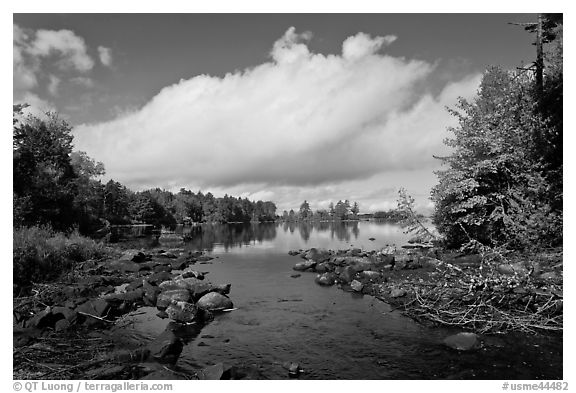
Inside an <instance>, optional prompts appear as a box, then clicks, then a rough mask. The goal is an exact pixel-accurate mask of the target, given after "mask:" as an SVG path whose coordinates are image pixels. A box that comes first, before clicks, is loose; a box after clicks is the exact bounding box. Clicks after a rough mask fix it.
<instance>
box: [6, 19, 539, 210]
mask: <svg viewBox="0 0 576 393" xmlns="http://www.w3.org/2000/svg"><path fill="white" fill-rule="evenodd" d="M533 20H535V15H534V14H141V15H138V14H14V17H13V23H14V36H13V37H14V38H13V101H14V102H27V103H29V104H31V108H30V111H31V112H33V113H41V112H42V111H44V110H47V109H48V110H55V111H57V112H58V113H59V114H60V115H61V116H62V117H64V118H65V119H67V121H68V122H69V123H70V124H71V125H72V126H73V127H74V129H73V134H74V145H75V148H76V149H77V150H81V151H86V152H87V153H88V154H89V155H90V156H91V157H93V158H94V159H96V160H97V161H101V162H103V163H104V166H105V168H106V175H105V176H104V177H103V180H104V181H107V180H108V179H110V178H113V179H114V180H117V181H120V182H122V183H123V184H125V185H126V186H128V187H129V188H131V189H133V190H142V189H146V188H152V187H160V188H165V189H168V190H172V191H178V190H179V189H180V188H181V187H184V188H187V189H191V190H193V191H198V190H202V191H203V192H208V191H210V192H212V193H213V194H215V195H217V196H222V195H224V194H225V193H227V194H229V195H234V196H241V197H247V198H250V199H254V200H256V199H263V200H272V201H274V202H275V203H276V204H277V206H278V209H279V212H281V211H282V210H289V209H295V210H296V209H298V208H299V206H300V204H301V203H302V201H304V200H307V201H309V202H310V205H311V207H312V208H313V209H318V208H326V207H327V206H328V204H329V203H330V202H331V201H333V202H336V201H338V200H344V199H348V200H350V201H357V202H358V203H359V204H360V209H361V212H373V211H376V210H386V209H390V208H394V207H395V206H396V197H397V191H398V188H400V187H404V188H406V189H407V190H408V192H409V193H410V194H411V195H413V196H414V197H415V198H416V201H417V203H418V206H419V208H420V209H421V210H426V209H428V210H429V209H430V207H431V202H430V201H429V195H430V190H431V188H432V187H433V186H434V185H435V184H436V182H437V178H436V176H435V175H434V171H435V170H438V169H439V168H440V164H439V162H438V160H436V159H434V158H433V155H436V156H442V155H446V154H448V153H449V150H448V148H447V147H446V146H445V145H444V144H443V140H444V139H445V138H447V137H449V136H450V133H449V131H448V130H447V128H448V127H450V126H454V125H455V124H456V123H455V119H454V118H453V117H452V116H451V115H450V114H449V113H448V112H447V110H446V108H447V107H454V105H455V104H456V102H457V99H458V97H464V98H467V99H472V98H473V97H474V95H475V92H476V90H477V88H478V84H479V81H480V78H481V75H482V72H483V71H484V70H485V69H486V67H488V66H490V65H500V66H502V67H504V68H510V69H512V68H515V67H516V66H521V65H522V64H528V63H530V62H531V61H532V60H533V58H534V56H535V49H534V47H533V46H532V45H531V43H532V41H533V37H532V36H531V35H530V34H528V33H526V32H524V31H523V30H522V29H521V28H519V27H517V26H512V25H510V24H508V22H526V21H533Z"/></svg>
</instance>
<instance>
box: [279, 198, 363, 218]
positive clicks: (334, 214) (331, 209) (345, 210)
mask: <svg viewBox="0 0 576 393" xmlns="http://www.w3.org/2000/svg"><path fill="white" fill-rule="evenodd" d="M359 213H360V205H359V204H358V202H354V203H353V204H350V202H349V201H348V200H347V199H346V200H344V201H338V202H336V205H334V203H333V202H330V205H329V206H328V209H318V210H316V211H312V209H311V208H310V204H309V203H308V201H306V200H305V201H304V202H302V204H301V205H300V209H299V210H298V212H295V211H294V209H290V211H286V210H284V211H283V212H282V216H281V218H282V220H283V221H331V220H357V219H358V214H359Z"/></svg>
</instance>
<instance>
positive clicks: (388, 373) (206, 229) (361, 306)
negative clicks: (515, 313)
mask: <svg viewBox="0 0 576 393" xmlns="http://www.w3.org/2000/svg"><path fill="white" fill-rule="evenodd" d="M177 233H181V234H186V235H187V236H188V237H190V238H191V239H190V241H187V242H186V243H185V245H184V247H185V248H186V249H187V250H207V251H208V254H209V255H212V256H214V257H216V259H214V260H213V262H214V263H212V264H204V265H196V266H197V267H198V269H199V270H202V271H207V272H209V274H208V279H210V280H211V281H212V282H215V283H232V292H231V294H230V297H231V299H232V300H233V302H234V306H235V307H237V308H238V310H236V311H233V312H229V313H225V314H222V315H219V316H217V317H216V319H215V320H214V321H213V322H211V323H210V324H208V325H207V326H205V327H204V328H203V329H202V330H201V331H199V330H198V329H197V328H195V327H190V328H188V329H189V331H188V332H186V334H187V340H188V344H187V345H186V346H185V348H184V350H183V352H182V355H181V357H180V359H179V361H178V366H179V367H180V368H181V369H183V370H184V371H190V372H193V371H194V370H197V369H198V368H200V367H203V366H207V365H211V364H214V363H218V362H226V363H229V364H234V365H242V366H249V367H252V368H254V369H257V370H258V371H259V373H260V377H261V378H267V379H281V378H287V377H288V375H287V371H286V370H285V369H283V368H282V363H283V362H286V361H293V362H298V363H300V364H301V366H302V368H304V370H305V373H304V374H302V375H301V378H302V379H444V378H455V379H561V378H562V340H561V338H560V337H556V338H545V337H538V338H536V337H528V336H523V335H507V336H503V337H497V338H493V337H491V338H488V340H487V345H486V346H485V347H484V348H482V349H481V350H478V351H476V352H471V353H456V352H454V351H452V350H450V349H448V348H445V347H444V346H443V345H442V340H443V339H444V338H445V337H446V336H448V335H450V334H453V333H456V332H458V331H454V330H449V329H431V328H427V327H424V326H421V325H419V324H417V323H415V322H413V321H412V320H410V319H408V318H405V317H403V316H402V314H400V313H399V312H397V311H392V310H391V309H390V307H389V306H388V305H387V304H385V303H382V302H381V301H378V300H376V299H374V298H372V297H369V296H362V295H357V294H352V293H347V292H344V291H341V290H339V289H337V288H336V287H328V288H327V287H320V286H318V285H316V284H315V283H314V274H313V273H303V274H302V276H301V277H299V278H291V277H290V275H291V274H293V273H295V272H294V271H293V270H292V266H293V265H294V263H296V262H298V261H299V259H298V258H296V257H291V256H288V255H287V252H288V251H289V250H291V249H299V248H303V249H306V248H310V247H326V248H331V249H345V248H348V247H350V246H354V247H359V248H363V249H368V250H370V249H379V248H382V247H384V246H385V245H387V244H394V243H395V244H398V245H400V244H403V243H404V242H405V241H406V235H404V234H403V233H402V230H401V229H400V228H399V227H397V226H394V225H389V224H383V223H375V222H354V223H321V224H314V225H311V224H258V225H207V226H199V227H193V228H190V227H187V228H178V229H177ZM370 238H374V240H369V239H370ZM146 241H147V242H148V243H146V244H144V243H143V240H142V239H140V243H138V245H139V246H145V245H149V246H153V245H156V246H157V245H158V244H157V243H156V242H155V241H154V239H146ZM180 246H181V247H182V244H180ZM136 314H138V315H134V316H128V317H127V319H128V320H129V321H130V325H129V326H128V327H127V328H123V329H121V330H119V331H118V334H119V335H121V337H122V339H124V340H126V342H133V343H138V344H142V343H143V342H146V341H150V340H152V339H154V338H155V337H156V336H158V335H159V334H160V333H161V332H162V331H163V330H164V329H165V328H166V325H167V324H168V323H169V321H168V320H162V319H160V318H158V317H156V316H155V314H156V310H155V309H152V308H143V309H140V310H138V312H137V313H136Z"/></svg>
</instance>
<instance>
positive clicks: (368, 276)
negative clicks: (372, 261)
mask: <svg viewBox="0 0 576 393" xmlns="http://www.w3.org/2000/svg"><path fill="white" fill-rule="evenodd" d="M380 276H381V274H380V272H375V271H373V270H364V271H363V272H362V273H360V277H361V278H363V279H365V280H369V281H376V280H378V279H379V278H380Z"/></svg>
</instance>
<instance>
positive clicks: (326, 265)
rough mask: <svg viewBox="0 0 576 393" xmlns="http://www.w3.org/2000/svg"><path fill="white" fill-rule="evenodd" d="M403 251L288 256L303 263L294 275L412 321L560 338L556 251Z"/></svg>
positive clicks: (415, 247)
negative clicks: (306, 275) (311, 277)
mask: <svg viewBox="0 0 576 393" xmlns="http://www.w3.org/2000/svg"><path fill="white" fill-rule="evenodd" d="M405 247H407V248H396V247H394V246H390V247H387V248H385V249H383V250H381V251H378V252H376V251H363V250H361V249H349V250H338V251H334V250H324V249H315V248H311V249H309V250H297V251H290V252H289V254H290V255H293V256H299V257H301V258H302V259H303V260H304V262H300V263H296V265H295V266H294V270H298V271H300V272H314V273H317V276H316V278H315V281H316V283H317V284H319V285H328V286H331V285H337V286H338V287H339V288H340V289H343V290H345V291H349V292H357V293H362V294H365V295H370V296H374V297H376V298H378V299H380V300H382V301H384V302H386V303H388V304H390V305H391V306H392V307H393V308H394V309H395V310H400V311H402V312H403V313H404V314H405V315H406V316H408V317H410V318H412V319H414V320H416V321H417V322H419V323H423V324H428V325H431V326H435V325H436V326H449V327H457V328H461V329H462V330H464V331H471V332H474V333H477V334H503V333H508V332H515V331H519V332H523V333H530V334H535V333H552V334H554V333H556V332H562V328H563V292H562V290H563V277H562V248H557V249H552V250H550V251H549V252H544V251H543V252H540V253H537V254H535V255H532V256H531V258H530V259H529V260H527V259H526V258H527V256H526V255H521V254H511V255H509V256H506V258H505V259H502V257H501V256H500V255H499V256H496V255H479V254H473V255H464V254H458V253H454V252H447V251H446V250H443V249H441V248H434V247H432V246H431V245H425V246H424V245H418V244H412V245H407V246H405ZM496 257H498V258H499V259H500V260H498V259H497V258H496Z"/></svg>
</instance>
